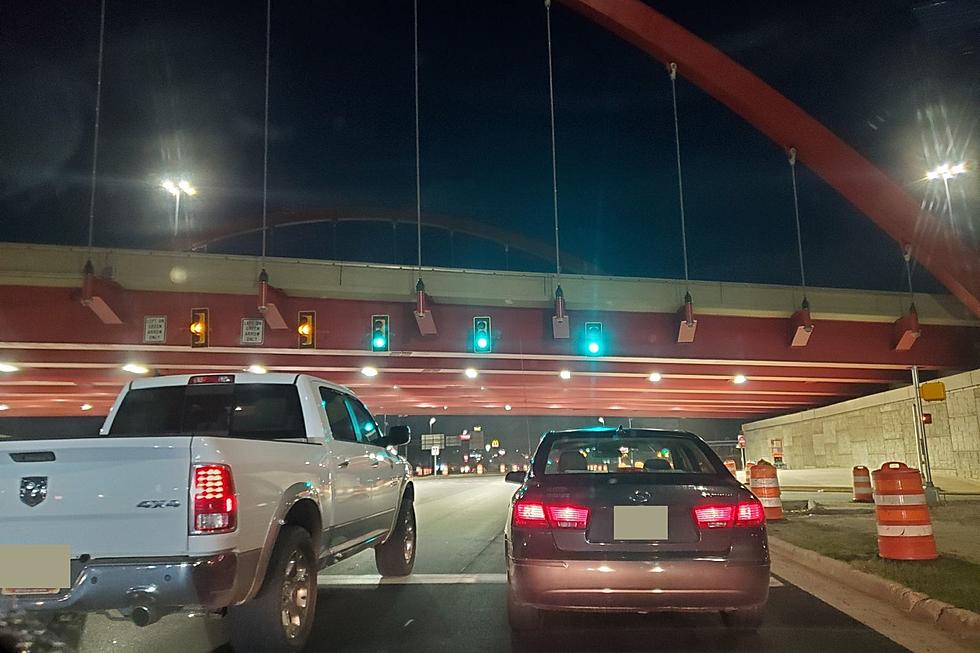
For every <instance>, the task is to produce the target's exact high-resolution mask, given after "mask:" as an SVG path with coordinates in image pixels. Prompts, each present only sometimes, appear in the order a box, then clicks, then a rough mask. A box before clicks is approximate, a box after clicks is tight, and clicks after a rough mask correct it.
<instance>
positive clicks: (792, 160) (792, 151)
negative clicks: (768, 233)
mask: <svg viewBox="0 0 980 653" xmlns="http://www.w3.org/2000/svg"><path fill="white" fill-rule="evenodd" d="M789 169H790V173H791V175H792V178H793V214H794V215H795V217H796V251H797V253H798V254H799V256H800V286H802V288H803V301H806V269H805V268H804V266H803V235H802V233H801V231H800V196H799V193H798V191H797V188H796V148H795V147H791V148H789Z"/></svg>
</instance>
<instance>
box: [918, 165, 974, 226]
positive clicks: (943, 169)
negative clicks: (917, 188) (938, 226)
mask: <svg viewBox="0 0 980 653" xmlns="http://www.w3.org/2000/svg"><path fill="white" fill-rule="evenodd" d="M963 174H966V164H965V163H962V162H960V163H954V164H950V163H944V164H942V165H939V166H936V167H935V168H933V169H932V170H930V171H929V172H927V173H926V179H929V180H930V181H935V180H936V179H942V180H943V188H944V189H945V190H946V206H947V207H948V208H949V224H950V226H952V227H953V228H955V227H956V223H955V222H953V198H952V196H951V195H950V194H949V180H950V179H955V178H956V177H959V176H960V175H963Z"/></svg>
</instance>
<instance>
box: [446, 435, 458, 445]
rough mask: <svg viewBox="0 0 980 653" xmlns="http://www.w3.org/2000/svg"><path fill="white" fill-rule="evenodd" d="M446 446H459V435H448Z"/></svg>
mask: <svg viewBox="0 0 980 653" xmlns="http://www.w3.org/2000/svg"><path fill="white" fill-rule="evenodd" d="M444 446H446V447H447V448H448V447H458V446H459V436H458V435H447V436H446V444H445V445H444Z"/></svg>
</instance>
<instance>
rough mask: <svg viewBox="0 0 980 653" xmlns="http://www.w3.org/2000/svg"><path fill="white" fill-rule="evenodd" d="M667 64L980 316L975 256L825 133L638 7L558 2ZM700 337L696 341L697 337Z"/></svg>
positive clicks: (710, 50) (621, 0)
mask: <svg viewBox="0 0 980 653" xmlns="http://www.w3.org/2000/svg"><path fill="white" fill-rule="evenodd" d="M558 2H561V3H562V4H564V5H566V6H568V7H570V8H572V9H574V10H575V11H577V12H579V13H580V14H582V15H584V16H586V17H588V18H590V19H592V20H593V21H595V22H596V23H598V24H599V25H602V26H603V27H605V28H606V29H608V30H610V31H611V32H613V33H614V34H616V35H618V36H620V37H621V38H623V39H625V40H627V41H629V42H630V43H632V44H633V45H635V46H637V47H638V48H640V49H641V50H643V51H644V52H646V53H648V54H650V55H652V56H653V57H654V58H656V59H658V60H659V61H662V62H664V63H670V62H674V63H676V64H677V69H678V73H679V74H680V75H681V76H683V77H685V78H686V79H688V80H689V81H691V82H692V83H693V84H695V85H696V86H698V87H699V88H701V89H702V90H703V91H705V92H707V93H709V94H710V95H711V96H713V97H714V98H715V99H716V100H718V101H719V102H721V103H722V104H724V105H725V106H727V107H728V108H729V109H731V110H732V111H734V112H735V113H737V114H738V115H740V116H742V118H744V119H745V120H746V121H747V122H748V123H749V124H750V125H752V126H753V127H755V128H756V129H758V130H759V131H760V132H762V133H763V134H765V135H766V136H768V137H769V138H770V139H772V140H773V141H774V142H775V143H776V144H777V145H779V146H780V147H783V148H785V149H786V150H788V149H789V148H790V147H795V148H796V150H797V157H798V158H799V160H800V161H802V162H803V163H805V164H806V165H807V167H809V168H810V169H811V170H813V172H814V173H816V174H817V175H818V176H820V177H821V178H822V179H823V180H824V181H826V182H827V183H828V184H830V185H831V186H832V187H833V188H834V189H836V190H837V192H838V193H840V194H841V195H842V196H843V197H844V198H845V199H847V200H848V201H849V202H851V204H853V205H854V206H855V207H856V208H857V209H858V210H859V211H861V212H862V213H864V214H865V215H866V216H868V217H869V218H870V219H871V220H872V221H873V222H874V223H875V224H877V225H878V226H879V227H880V228H881V229H882V230H884V231H885V233H887V234H888V235H889V236H891V237H892V238H894V239H895V240H896V241H897V242H899V243H903V244H904V243H911V244H912V247H913V255H914V256H915V258H916V259H918V260H919V262H920V263H922V265H923V266H925V268H926V269H927V270H929V271H930V272H931V273H932V274H933V276H935V277H936V279H938V280H939V281H940V282H941V283H942V284H943V285H944V286H946V288H948V289H949V291H950V292H951V293H953V295H955V296H956V297H957V298H958V299H959V300H960V301H961V302H963V303H964V304H965V305H966V306H967V307H968V308H969V309H970V310H971V311H973V313H974V314H976V315H978V316H980V252H977V251H976V250H975V249H973V248H972V247H970V246H969V245H968V244H967V243H965V242H963V241H961V240H959V239H958V238H957V235H956V233H955V232H953V231H952V230H951V229H949V228H948V226H947V223H946V220H944V219H939V218H937V217H936V216H934V215H932V214H930V213H928V212H926V211H923V210H922V209H921V207H920V205H919V202H918V201H917V200H915V199H914V198H913V197H912V196H911V195H909V194H908V193H906V192H905V191H904V190H903V189H902V188H901V187H900V186H898V185H897V184H896V183H895V182H893V181H892V180H891V179H889V178H888V177H887V176H886V175H885V173H883V172H882V171H881V170H879V169H878V168H877V167H875V166H874V165H872V164H871V163H870V162H869V161H868V160H867V159H865V158H864V157H862V156H861V155H860V154H858V152H857V151H855V150H854V148H852V147H851V146H849V145H848V144H847V143H845V142H844V141H843V140H841V139H840V138H839V137H837V135H835V134H834V133H833V132H832V131H830V130H829V129H828V128H827V127H825V126H824V125H823V124H821V123H820V122H819V121H817V120H816V119H814V118H813V117H812V116H810V115H809V114H807V113H806V112H805V111H804V110H803V109H801V108H800V107H798V106H797V105H796V104H794V103H793V102H791V101H790V100H788V99H787V98H786V97H784V96H783V95H782V94H780V93H779V92H778V91H776V90H775V89H774V88H772V87H771V86H769V85H768V84H766V83H765V82H764V81H762V80H761V79H759V78H758V77H757V76H755V75H754V74H752V73H751V72H750V71H749V70H747V69H746V68H744V67H742V66H741V65H739V64H738V63H736V62H735V61H733V60H732V59H731V58H729V57H728V56H727V55H725V54H724V53H723V52H721V51H720V50H718V49H717V48H715V47H713V46H711V45H709V44H708V43H706V42H705V41H703V40H701V39H700V38H698V37H697V36H695V35H694V34H692V33H691V32H689V31H687V30H686V29H684V28H683V27H681V26H680V25H678V24H677V23H675V22H673V21H672V20H670V19H669V18H667V17H666V16H664V15H663V14H660V13H658V12H657V11H655V10H653V9H652V8H650V7H649V6H647V5H646V4H644V3H643V2H641V1H640V0H558ZM699 337H700V334H699Z"/></svg>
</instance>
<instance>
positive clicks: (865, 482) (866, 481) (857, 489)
mask: <svg viewBox="0 0 980 653" xmlns="http://www.w3.org/2000/svg"><path fill="white" fill-rule="evenodd" d="M852 471H853V478H854V496H853V497H852V499H851V500H852V501H856V502H858V503H872V502H873V501H874V500H875V499H874V494H873V493H872V491H871V470H870V469H868V468H867V467H865V466H864V465H857V466H856V467H854V469H853V470H852Z"/></svg>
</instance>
